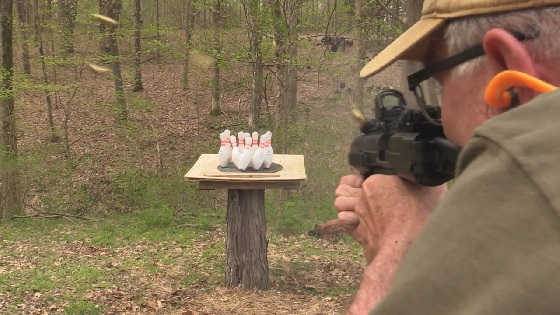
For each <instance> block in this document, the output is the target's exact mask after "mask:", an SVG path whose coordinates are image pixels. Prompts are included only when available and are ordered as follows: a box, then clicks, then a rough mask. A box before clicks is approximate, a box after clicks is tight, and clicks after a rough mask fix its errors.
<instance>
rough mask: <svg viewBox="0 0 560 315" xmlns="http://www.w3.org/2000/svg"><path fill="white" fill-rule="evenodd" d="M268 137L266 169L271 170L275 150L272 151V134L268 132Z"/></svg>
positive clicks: (265, 153)
mask: <svg viewBox="0 0 560 315" xmlns="http://www.w3.org/2000/svg"><path fill="white" fill-rule="evenodd" d="M267 133H268V136H267V137H266V140H265V149H264V162H263V164H264V168H270V165H272V156H273V155H274V150H272V132H270V131H269V132H267Z"/></svg>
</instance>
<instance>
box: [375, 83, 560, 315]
mask: <svg viewBox="0 0 560 315" xmlns="http://www.w3.org/2000/svg"><path fill="white" fill-rule="evenodd" d="M553 94H556V95H557V96H556V97H555V98H554V100H558V99H560V97H559V94H558V93H553ZM548 99H550V96H549V97H548ZM548 99H547V98H545V99H544V100H543V99H542V98H540V99H539V100H538V101H537V102H536V103H537V104H536V105H535V104H532V105H531V106H529V104H527V105H523V106H522V107H521V108H519V109H515V110H512V113H509V112H507V113H505V114H502V115H504V117H500V116H502V115H500V116H499V119H497V120H496V121H494V122H490V123H489V124H487V125H486V124H485V125H483V126H482V127H481V128H479V129H478V130H477V132H476V134H475V136H474V137H473V139H472V140H471V142H470V143H469V144H468V146H467V147H465V149H464V150H463V152H462V154H461V157H460V162H459V165H458V172H460V175H459V176H458V177H457V179H456V181H455V182H454V184H453V185H452V187H451V189H450V191H449V192H448V194H447V196H446V197H445V198H444V200H443V201H442V204H440V205H439V207H438V209H436V211H435V212H434V213H433V214H432V216H431V217H430V219H429V220H428V222H427V224H426V226H425V228H424V229H423V231H422V233H421V234H420V235H419V237H418V239H417V240H416V241H415V242H414V243H413V245H412V246H411V248H410V249H409V252H408V253H407V256H406V257H405V259H404V261H403V263H402V265H401V266H400V267H399V270H398V271H397V274H396V276H395V279H394V282H393V284H392V287H391V290H390V291H389V293H388V295H387V297H386V298H385V299H384V300H383V301H382V302H381V303H380V304H379V305H378V306H377V307H376V308H375V309H374V310H373V311H372V312H371V313H370V314H373V315H382V314H383V315H385V314H391V315H396V314H426V315H427V314H429V315H436V314H469V315H471V314H504V315H505V314H507V315H515V314H559V313H560V219H559V215H558V209H559V204H560V166H557V164H560V127H558V126H557V125H558V124H557V123H555V121H554V120H558V119H559V118H560V109H557V108H560V104H558V105H557V104H556V102H550V101H549V102H545V101H546V100H548ZM543 103H544V105H543ZM552 103H553V104H552ZM530 104H531V103H530ZM551 106H552V107H551ZM525 107H526V108H525ZM554 107H556V108H554ZM536 109H538V110H539V111H540V112H539V114H534V113H535V110H536ZM531 110H532V111H531ZM550 115H553V116H550ZM551 120H552V123H550V121H551Z"/></svg>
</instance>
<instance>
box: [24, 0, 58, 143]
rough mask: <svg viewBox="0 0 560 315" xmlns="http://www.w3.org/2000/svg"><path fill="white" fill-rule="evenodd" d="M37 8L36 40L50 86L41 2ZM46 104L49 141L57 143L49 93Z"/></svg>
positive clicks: (45, 77) (36, 1)
mask: <svg viewBox="0 0 560 315" xmlns="http://www.w3.org/2000/svg"><path fill="white" fill-rule="evenodd" d="M18 1H22V0H18ZM35 7H36V8H37V9H36V10H35V23H34V29H35V38H36V40H37V48H38V50H39V58H40V61H41V70H42V73H43V83H45V85H47V86H48V85H49V83H50V82H49V75H48V72H47V64H46V62H45V57H46V56H45V49H44V46H43V36H42V35H43V32H42V21H43V19H42V16H40V14H39V0H35ZM45 98H46V102H47V121H48V124H49V131H50V135H49V140H50V141H51V142H56V141H58V139H59V138H58V136H57V135H56V131H55V128H54V118H53V106H52V98H51V93H50V92H48V91H47V93H46V97H45Z"/></svg>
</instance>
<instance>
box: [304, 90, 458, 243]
mask: <svg viewBox="0 0 560 315" xmlns="http://www.w3.org/2000/svg"><path fill="white" fill-rule="evenodd" d="M374 112H375V118H373V119H371V120H368V121H364V122H363V124H362V126H361V128H360V130H361V132H362V135H360V136H358V137H356V139H354V142H352V145H351V146H350V154H349V155H348V160H349V162H350V165H352V166H354V167H355V168H356V169H357V170H358V171H360V173H361V174H362V176H364V178H366V177H368V176H370V175H373V174H386V175H397V176H400V177H402V178H404V179H406V180H408V181H411V182H413V183H417V184H420V185H424V186H437V185H441V184H443V183H445V182H447V181H448V180H450V179H452V178H453V177H454V176H455V163H456V161H457V156H458V155H459V150H460V149H459V147H457V146H456V145H455V144H453V143H451V142H450V141H449V140H447V139H446V138H445V135H444V134H443V128H442V126H441V124H439V123H438V121H439V120H440V116H441V113H440V110H439V107H434V106H424V110H420V109H412V108H407V106H406V102H405V100H404V97H403V95H402V94H401V93H400V92H399V91H396V90H383V91H382V92H381V93H379V94H378V95H377V96H376V97H375V109H374ZM356 224H357V222H356V223H355V224H347V223H343V222H342V221H341V220H340V219H334V220H330V221H327V222H325V223H322V224H317V225H315V228H314V229H313V230H312V231H310V232H309V234H310V235H313V236H324V235H328V234H334V233H339V232H350V231H352V230H353V229H354V228H355V225H356Z"/></svg>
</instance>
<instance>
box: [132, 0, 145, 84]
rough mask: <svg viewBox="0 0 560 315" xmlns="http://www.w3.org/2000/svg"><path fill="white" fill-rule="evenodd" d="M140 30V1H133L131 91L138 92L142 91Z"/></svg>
mask: <svg viewBox="0 0 560 315" xmlns="http://www.w3.org/2000/svg"><path fill="white" fill-rule="evenodd" d="M141 30H142V7H141V5H140V0H134V87H133V88H132V90H133V91H134V92H138V91H141V90H143V89H144V87H143V85H142V67H141V60H140V58H141V57H142V47H141V37H140V35H141Z"/></svg>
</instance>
